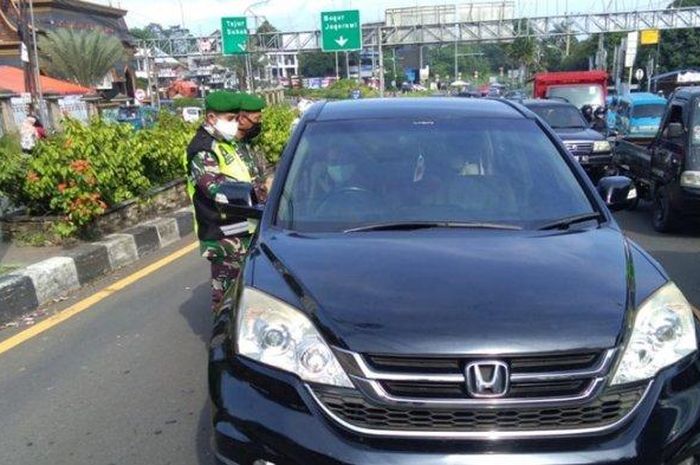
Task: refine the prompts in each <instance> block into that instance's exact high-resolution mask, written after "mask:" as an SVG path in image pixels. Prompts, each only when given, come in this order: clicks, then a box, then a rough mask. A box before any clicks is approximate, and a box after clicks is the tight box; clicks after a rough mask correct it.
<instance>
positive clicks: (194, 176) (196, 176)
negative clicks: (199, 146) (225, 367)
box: [190, 123, 262, 313]
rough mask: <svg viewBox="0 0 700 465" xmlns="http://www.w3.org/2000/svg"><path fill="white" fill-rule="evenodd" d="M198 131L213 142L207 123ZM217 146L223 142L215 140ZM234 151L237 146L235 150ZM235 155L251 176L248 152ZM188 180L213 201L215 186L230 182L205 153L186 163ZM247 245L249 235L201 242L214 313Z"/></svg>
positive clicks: (237, 269) (253, 171)
mask: <svg viewBox="0 0 700 465" xmlns="http://www.w3.org/2000/svg"><path fill="white" fill-rule="evenodd" d="M202 128H203V129H204V130H205V131H206V132H207V133H209V135H211V136H212V137H214V138H215V139H216V138H217V137H216V135H215V134H216V132H215V130H214V128H212V127H211V126H210V125H208V124H206V123H205V124H203V125H202ZM218 143H227V142H222V141H218ZM237 148H238V147H237ZM238 153H239V156H241V159H242V160H243V161H244V162H245V164H246V165H247V166H248V169H249V171H250V172H251V173H254V174H256V171H257V170H256V169H255V166H254V163H253V162H252V160H251V158H250V157H249V156H248V151H247V150H244V151H241V150H238ZM190 176H191V180H192V182H193V183H194V184H196V185H197V187H198V188H199V189H200V191H201V192H204V193H206V194H208V196H209V197H210V198H212V199H213V198H215V197H216V194H217V193H218V192H219V186H220V184H221V183H223V182H227V181H231V178H228V177H226V176H224V175H223V174H221V171H220V168H219V163H218V161H217V159H216V156H215V155H214V154H212V153H211V152H208V151H200V152H198V153H196V154H195V156H194V157H193V158H192V161H191V162H190ZM254 185H255V186H256V192H258V193H259V194H262V192H260V190H259V189H258V186H259V185H260V184H259V183H258V182H255V183H254ZM249 245H250V236H249V235H248V236H244V237H225V238H222V239H219V240H201V241H200V252H201V253H202V256H203V257H204V258H206V259H207V260H209V261H210V262H211V280H212V281H211V287H212V310H213V311H214V313H216V312H217V310H218V308H219V306H220V304H221V301H222V300H223V297H224V294H225V293H226V290H227V289H228V288H229V287H230V286H231V285H232V284H233V283H234V282H235V281H236V279H237V278H238V274H239V272H240V268H241V262H242V261H243V259H244V257H245V255H246V253H247V252H248V246H249Z"/></svg>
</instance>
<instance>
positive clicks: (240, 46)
mask: <svg viewBox="0 0 700 465" xmlns="http://www.w3.org/2000/svg"><path fill="white" fill-rule="evenodd" d="M238 48H240V49H241V50H242V51H244V52H245V44H238Z"/></svg>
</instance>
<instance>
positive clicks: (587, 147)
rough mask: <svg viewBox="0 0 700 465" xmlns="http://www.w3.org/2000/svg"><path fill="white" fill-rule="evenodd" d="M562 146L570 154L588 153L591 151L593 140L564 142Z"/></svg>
mask: <svg viewBox="0 0 700 465" xmlns="http://www.w3.org/2000/svg"><path fill="white" fill-rule="evenodd" d="M564 146H565V147H566V148H567V149H568V150H569V152H571V154H572V155H579V156H580V155H590V154H591V153H592V152H593V142H569V141H566V142H564Z"/></svg>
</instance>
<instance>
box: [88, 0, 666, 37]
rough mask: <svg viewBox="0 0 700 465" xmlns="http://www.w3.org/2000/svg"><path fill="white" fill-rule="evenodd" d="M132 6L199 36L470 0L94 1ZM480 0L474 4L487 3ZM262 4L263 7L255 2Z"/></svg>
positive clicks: (579, 1) (609, 2)
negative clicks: (247, 20) (235, 21)
mask: <svg viewBox="0 0 700 465" xmlns="http://www.w3.org/2000/svg"><path fill="white" fill-rule="evenodd" d="M93 1H95V2H96V3H102V4H111V5H112V6H119V7H121V8H123V9H125V10H128V11H129V13H128V14H127V17H126V21H127V24H128V25H129V27H140V26H144V25H146V24H148V23H152V22H157V23H160V24H163V25H164V26H169V25H179V24H181V23H182V21H183V19H184V24H185V26H186V27H188V28H189V29H190V30H191V31H192V32H193V33H195V34H209V33H211V32H212V31H214V30H215V29H217V28H218V27H219V24H220V18H221V17H222V16H237V15H243V14H244V13H245V11H246V9H247V8H248V7H251V6H252V11H253V12H255V14H256V15H258V16H264V17H265V18H267V19H268V20H269V21H270V22H271V23H272V24H273V25H274V26H275V27H277V28H278V29H281V30H286V31H305V30H312V29H318V28H319V21H320V19H319V17H320V15H319V14H320V12H321V11H328V10H339V9H359V10H360V17H361V20H362V22H374V21H382V20H383V18H384V10H385V9H387V8H397V7H407V6H416V5H445V4H448V5H452V4H454V3H458V4H462V3H471V2H470V1H469V0H462V1H460V0H457V2H454V1H446V0H268V1H267V2H265V1H264V0H93ZM483 1H484V0H477V1H476V2H474V3H478V2H483ZM669 2H670V0H515V11H516V15H517V16H543V15H554V14H564V13H566V12H567V11H568V12H569V13H575V12H596V13H597V12H603V11H633V10H639V9H649V8H656V7H663V6H665V5H667V4H668V3H669ZM254 5H257V6H254Z"/></svg>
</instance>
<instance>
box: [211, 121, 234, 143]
mask: <svg viewBox="0 0 700 465" xmlns="http://www.w3.org/2000/svg"><path fill="white" fill-rule="evenodd" d="M214 129H216V130H217V131H218V132H219V134H220V135H221V137H223V138H224V139H226V140H229V141H230V140H233V138H234V137H236V133H238V121H236V120H233V121H225V120H223V119H217V120H216V124H214Z"/></svg>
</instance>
